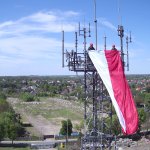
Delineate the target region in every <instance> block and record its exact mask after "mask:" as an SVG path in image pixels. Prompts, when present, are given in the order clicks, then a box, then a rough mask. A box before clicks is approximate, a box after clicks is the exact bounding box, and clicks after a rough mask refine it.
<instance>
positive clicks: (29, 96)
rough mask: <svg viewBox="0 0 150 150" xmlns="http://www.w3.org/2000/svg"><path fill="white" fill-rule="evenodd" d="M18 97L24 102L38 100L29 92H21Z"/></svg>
mask: <svg viewBox="0 0 150 150" xmlns="http://www.w3.org/2000/svg"><path fill="white" fill-rule="evenodd" d="M20 98H21V99H22V100H23V101H25V102H33V101H39V98H38V97H36V96H34V95H32V94H30V93H22V94H21V95H20Z"/></svg>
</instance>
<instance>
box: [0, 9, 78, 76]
mask: <svg viewBox="0 0 150 150" xmlns="http://www.w3.org/2000/svg"><path fill="white" fill-rule="evenodd" d="M78 16H79V14H78V13H77V12H73V11H67V12H61V11H48V12H43V11H41V12H37V13H34V14H32V15H30V16H26V17H22V18H20V19H18V20H11V21H6V22H2V23H0V66H1V74H4V73H3V72H5V73H6V72H7V70H9V71H8V72H11V71H10V70H11V69H12V68H17V66H20V67H21V66H22V65H23V66H24V68H26V70H27V69H28V68H30V70H31V71H32V68H33V70H34V69H35V70H38V69H39V70H40V68H38V66H42V64H43V63H44V62H45V65H48V63H49V64H53V65H54V64H58V63H57V62H59V61H60V62H61V60H60V59H61V46H62V43H61V30H62V24H63V29H64V30H65V32H72V31H74V30H75V25H76V22H74V21H73V20H74V19H75V18H76V17H78ZM73 18H74V19H73ZM65 45H66V46H67V47H71V46H72V43H65ZM60 64H61V63H60ZM37 68H38V69H37ZM6 69H7V70H6ZM19 71H20V70H16V72H19ZM13 72H15V71H13ZM26 72H27V71H26ZM33 72H34V71H33Z"/></svg>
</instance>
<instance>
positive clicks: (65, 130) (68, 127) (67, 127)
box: [60, 119, 73, 136]
mask: <svg viewBox="0 0 150 150" xmlns="http://www.w3.org/2000/svg"><path fill="white" fill-rule="evenodd" d="M61 124H62V128H61V129H60V134H62V135H68V136H70V135H71V133H72V128H73V126H72V122H71V120H70V119H67V120H62V121H61Z"/></svg>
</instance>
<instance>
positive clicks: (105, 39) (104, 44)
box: [104, 35, 107, 50]
mask: <svg viewBox="0 0 150 150" xmlns="http://www.w3.org/2000/svg"><path fill="white" fill-rule="evenodd" d="M106 38H107V37H106V35H105V36H104V50H106Z"/></svg>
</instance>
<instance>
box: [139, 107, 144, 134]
mask: <svg viewBox="0 0 150 150" xmlns="http://www.w3.org/2000/svg"><path fill="white" fill-rule="evenodd" d="M138 116H139V131H140V130H141V126H142V124H143V123H144V122H145V121H146V112H145V111H144V109H139V110H138Z"/></svg>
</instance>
